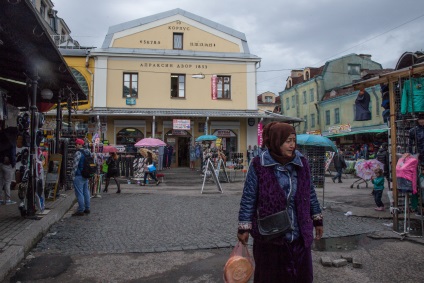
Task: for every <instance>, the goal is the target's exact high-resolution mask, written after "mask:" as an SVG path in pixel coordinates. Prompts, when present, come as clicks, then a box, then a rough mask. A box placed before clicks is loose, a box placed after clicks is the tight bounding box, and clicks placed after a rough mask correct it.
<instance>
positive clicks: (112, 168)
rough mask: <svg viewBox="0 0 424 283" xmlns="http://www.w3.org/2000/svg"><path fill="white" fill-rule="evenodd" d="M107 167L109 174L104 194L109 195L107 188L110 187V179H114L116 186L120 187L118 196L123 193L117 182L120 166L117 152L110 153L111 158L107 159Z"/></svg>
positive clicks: (107, 173)
mask: <svg viewBox="0 0 424 283" xmlns="http://www.w3.org/2000/svg"><path fill="white" fill-rule="evenodd" d="M106 165H107V172H106V184H105V189H104V190H103V192H105V193H107V188H108V187H109V182H110V178H113V180H115V183H116V186H117V187H118V190H117V191H116V193H117V194H119V193H121V186H120V185H119V182H118V180H116V177H118V175H119V174H118V173H119V170H118V168H119V166H118V154H116V152H109V157H108V158H107V159H106Z"/></svg>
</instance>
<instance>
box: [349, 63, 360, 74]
mask: <svg viewBox="0 0 424 283" xmlns="http://www.w3.org/2000/svg"><path fill="white" fill-rule="evenodd" d="M347 73H348V74H349V75H360V74H361V65H359V64H348V65H347Z"/></svg>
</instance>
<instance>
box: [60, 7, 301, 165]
mask: <svg viewBox="0 0 424 283" xmlns="http://www.w3.org/2000/svg"><path fill="white" fill-rule="evenodd" d="M61 52H62V54H64V55H65V57H66V58H67V60H68V62H69V64H70V66H71V67H72V65H73V64H75V66H80V67H81V66H82V65H81V60H82V59H81V58H84V56H82V54H81V53H80V54H79V55H77V54H76V53H75V54H74V55H72V54H71V53H72V52H75V51H61ZM72 56H75V57H78V56H79V57H80V58H79V60H80V61H79V62H77V61H71V60H70V58H69V57H72ZM84 59H85V58H84ZM75 60H77V59H75ZM87 60H88V61H87V62H88V65H89V66H92V64H91V62H90V60H94V70H90V71H88V70H89V69H84V68H82V69H81V68H80V69H79V70H78V71H79V72H80V73H81V74H82V75H83V76H84V74H85V75H87V73H89V74H90V76H92V77H91V78H90V81H88V85H89V86H90V82H94V83H93V88H92V90H90V91H92V95H90V97H91V100H90V105H92V108H90V109H86V110H82V109H80V110H78V111H77V115H78V118H79V119H84V121H87V122H95V121H96V119H97V118H98V119H97V120H100V122H101V123H102V126H103V127H102V129H103V132H104V134H103V138H104V139H105V140H108V141H109V142H110V143H111V144H116V145H125V146H127V148H131V146H133V145H134V144H135V143H136V142H137V141H138V140H140V139H142V138H145V137H156V138H160V139H162V140H164V141H165V142H166V143H168V144H170V145H172V146H173V147H174V152H175V156H174V160H173V162H174V163H173V164H172V165H173V166H188V152H187V149H188V145H189V144H190V142H194V139H195V138H197V137H199V136H201V135H203V134H214V135H216V136H218V137H220V138H222V146H223V149H224V151H225V152H226V153H227V154H230V153H234V152H246V147H247V146H246V145H247V144H252V145H253V144H257V140H258V123H259V122H262V123H266V122H267V121H269V120H280V121H300V119H297V118H291V117H286V116H282V115H279V114H275V113H268V112H264V111H260V110H259V109H258V104H257V95H256V76H257V74H256V71H257V68H258V67H259V63H260V58H259V57H258V56H255V55H253V54H251V53H250V52H249V47H248V44H247V40H246V37H245V35H244V34H243V33H241V32H238V31H236V30H233V29H231V28H228V27H225V26H223V25H220V24H218V23H215V22H212V21H210V20H208V19H205V18H202V17H199V16H197V15H194V14H191V13H189V12H187V11H184V10H181V9H174V10H171V11H167V12H164V13H160V14H156V15H152V16H149V17H145V18H141V19H137V20H133V21H130V22H126V23H122V24H119V25H116V26H112V27H110V28H109V31H108V34H107V35H106V37H105V40H104V42H103V45H102V47H101V48H96V49H91V50H90V52H89V55H88V57H87ZM91 73H92V74H91ZM92 131H93V127H90V125H89V126H88V132H89V133H90V132H92Z"/></svg>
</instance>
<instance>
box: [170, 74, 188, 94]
mask: <svg viewBox="0 0 424 283" xmlns="http://www.w3.org/2000/svg"><path fill="white" fill-rule="evenodd" d="M171 98H185V75H183V74H171Z"/></svg>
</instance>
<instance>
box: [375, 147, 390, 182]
mask: <svg viewBox="0 0 424 283" xmlns="http://www.w3.org/2000/svg"><path fill="white" fill-rule="evenodd" d="M376 159H377V160H378V161H380V162H381V163H383V164H384V177H386V179H387V184H388V186H387V188H388V189H389V190H390V172H389V167H390V162H389V152H388V151H387V143H386V142H384V143H382V144H381V146H380V148H379V149H378V152H377V157H376Z"/></svg>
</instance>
